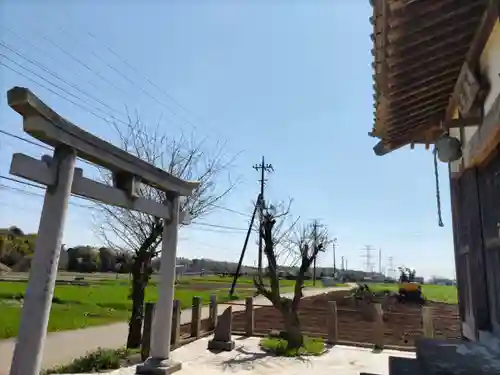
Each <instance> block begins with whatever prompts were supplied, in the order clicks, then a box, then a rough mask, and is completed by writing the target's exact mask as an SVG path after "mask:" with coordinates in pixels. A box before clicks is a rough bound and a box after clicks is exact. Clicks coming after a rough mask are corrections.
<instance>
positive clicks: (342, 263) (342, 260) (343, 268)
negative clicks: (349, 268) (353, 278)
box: [340, 255, 345, 271]
mask: <svg viewBox="0 0 500 375" xmlns="http://www.w3.org/2000/svg"><path fill="white" fill-rule="evenodd" d="M340 268H341V269H342V271H345V267H344V256H343V255H342V256H341V257H340Z"/></svg>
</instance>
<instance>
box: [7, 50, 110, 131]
mask: <svg viewBox="0 0 500 375" xmlns="http://www.w3.org/2000/svg"><path fill="white" fill-rule="evenodd" d="M0 55H1V54H0ZM0 65H2V66H4V67H5V68H7V69H9V70H10V71H12V72H14V73H16V74H19V75H20V76H22V77H24V78H26V79H28V80H30V81H31V82H33V83H35V84H37V85H38V86H40V87H42V88H44V89H45V90H47V91H50V92H51V93H53V94H54V95H57V96H58V97H60V98H61V99H64V100H66V101H67V102H69V103H71V104H73V105H76V106H77V107H80V108H81V109H83V110H84V111H87V112H89V113H90V114H92V115H94V116H95V117H97V118H99V119H101V120H103V121H105V122H106V123H108V124H109V120H107V119H106V118H104V117H102V116H100V115H98V114H96V113H95V112H93V111H91V110H89V109H88V108H85V107H84V106H82V105H81V104H80V103H78V102H75V101H73V100H71V99H69V98H66V97H65V96H63V95H61V94H60V93H58V92H57V91H55V90H53V89H51V88H50V87H47V86H46V85H44V84H43V83H40V82H37V81H35V80H34V79H33V78H31V77H29V76H27V75H26V74H24V73H23V72H20V71H18V70H16V69H14V68H12V67H11V66H8V65H6V64H5V63H3V62H1V61H0ZM16 65H20V64H18V63H16ZM28 70H29V69H28ZM49 82H50V81H49Z"/></svg>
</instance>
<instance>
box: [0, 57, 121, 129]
mask: <svg viewBox="0 0 500 375" xmlns="http://www.w3.org/2000/svg"><path fill="white" fill-rule="evenodd" d="M0 56H1V57H3V58H5V59H7V60H8V61H9V62H11V63H12V64H15V65H16V66H18V67H20V68H21V69H24V70H25V71H27V72H29V73H31V74H33V75H34V76H36V77H37V78H39V79H41V80H42V81H44V82H47V83H48V84H49V85H52V86H54V87H55V88H57V89H59V90H61V91H62V92H64V93H65V94H67V95H70V96H72V97H73V98H75V99H77V100H79V101H82V102H84V103H85V104H86V105H88V106H90V107H91V109H89V108H87V107H84V106H83V105H82V104H81V103H78V102H75V101H73V100H71V99H69V98H67V97H65V96H62V95H61V94H59V93H57V92H56V91H54V90H52V89H50V88H48V87H46V86H45V85H43V84H41V83H39V82H36V81H35V80H33V79H32V78H30V77H28V76H26V75H25V74H22V73H21V72H19V71H17V70H15V69H13V68H12V67H10V66H8V65H5V63H3V62H1V61H0V64H1V65H3V66H4V67H6V68H7V69H9V70H11V71H13V72H14V73H17V74H19V75H21V76H23V77H25V78H27V79H29V80H31V81H32V82H34V83H36V84H37V85H40V86H41V87H43V88H45V89H46V90H49V91H51V92H52V93H54V94H56V95H58V96H59V97H60V98H62V99H64V100H66V101H68V102H70V103H72V104H74V105H76V106H78V107H80V108H82V109H83V110H85V111H86V112H88V113H90V114H91V115H93V116H95V117H97V118H99V119H101V120H103V121H105V122H106V123H108V124H109V120H108V119H107V118H105V117H103V116H101V115H99V114H97V113H96V112H94V111H93V110H92V109H96V110H97V111H99V112H101V113H102V114H104V115H105V116H109V117H111V118H112V119H113V120H116V121H118V122H120V123H122V124H124V125H126V126H128V125H129V124H128V123H127V122H126V121H123V120H121V119H119V118H116V117H115V116H113V115H110V114H109V113H107V112H105V111H103V110H102V109H100V108H97V107H95V106H93V105H92V104H89V102H88V101H87V100H85V99H82V98H81V97H80V96H78V95H75V94H73V93H72V92H70V91H68V90H66V89H65V88H64V87H61V86H60V85H58V84H56V83H54V82H52V81H50V80H48V79H47V78H45V77H44V76H42V75H40V74H38V73H37V72H35V71H33V70H32V69H30V68H27V67H26V66H24V65H23V64H20V63H18V62H16V61H15V60H13V59H11V58H10V57H8V56H6V55H4V54H3V53H0Z"/></svg>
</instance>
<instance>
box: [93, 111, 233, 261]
mask: <svg viewBox="0 0 500 375" xmlns="http://www.w3.org/2000/svg"><path fill="white" fill-rule="evenodd" d="M128 120H129V121H128V126H127V127H125V128H124V129H123V128H119V127H118V126H115V129H116V132H117V135H118V137H119V140H120V146H121V147H122V148H123V149H124V150H125V151H127V152H129V153H131V154H133V155H135V156H137V157H139V158H140V159H142V160H145V161H147V162H148V163H150V164H153V165H155V166H157V167H158V168H161V169H164V170H166V171H168V172H169V173H171V174H173V175H174V176H176V177H179V178H182V179H184V180H197V181H200V186H199V188H198V189H197V190H196V191H195V192H194V194H193V195H192V196H190V197H187V198H185V199H184V200H183V201H182V202H181V210H185V211H187V212H189V214H190V216H191V218H192V219H200V218H202V217H204V216H206V215H208V214H209V213H211V212H213V211H214V210H216V209H217V206H216V203H218V202H219V201H221V200H222V199H223V198H224V197H226V196H227V195H228V194H229V193H230V192H231V191H232V190H233V189H234V188H235V186H236V184H237V182H238V181H232V180H231V176H230V170H231V167H232V165H233V163H234V161H235V158H236V157H237V155H236V156H233V157H228V155H227V154H226V151H225V145H224V144H220V143H219V142H218V143H217V144H216V145H215V147H213V148H210V147H209V146H208V145H207V139H203V140H202V141H200V142H197V141H196V140H195V139H194V137H193V136H191V137H186V135H185V134H180V135H178V136H176V137H167V136H166V135H165V134H164V133H162V132H161V129H160V123H158V124H157V125H156V127H153V128H148V127H146V126H145V125H144V124H143V123H142V122H141V121H140V119H139V117H138V115H137V114H136V118H135V120H134V119H133V118H132V117H131V116H130V115H129V116H128ZM224 175H226V176H224ZM224 177H227V179H226V181H224ZM101 179H102V180H103V181H104V182H106V183H108V184H111V180H112V176H111V174H110V173H109V172H108V171H104V170H103V171H101ZM139 195H140V196H142V197H145V198H147V199H150V200H154V201H157V202H159V203H165V202H166V200H167V197H166V194H165V193H164V192H161V191H159V190H157V189H155V188H153V187H151V186H149V185H145V184H141V185H140V187H139ZM97 206H98V211H97V214H98V223H99V225H98V229H97V234H98V236H99V237H100V238H102V239H103V240H104V241H105V242H106V243H107V245H108V246H109V247H113V248H122V247H124V248H126V249H128V250H129V251H133V252H135V253H137V252H138V251H143V250H141V248H142V247H143V245H144V244H145V242H150V243H151V245H150V247H149V248H148V249H147V251H150V252H151V255H152V256H153V257H155V256H156V255H157V247H158V244H159V243H160V242H161V233H162V228H163V222H162V220H161V218H155V217H152V216H150V215H148V214H144V213H141V212H136V211H131V210H127V209H122V208H119V207H112V206H106V205H102V204H98V205H97Z"/></svg>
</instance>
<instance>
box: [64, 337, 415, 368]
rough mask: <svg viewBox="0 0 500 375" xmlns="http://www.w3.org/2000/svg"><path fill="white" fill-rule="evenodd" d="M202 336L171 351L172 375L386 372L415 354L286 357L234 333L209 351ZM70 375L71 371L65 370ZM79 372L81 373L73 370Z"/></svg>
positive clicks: (330, 352)
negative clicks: (222, 348) (225, 346)
mask: <svg viewBox="0 0 500 375" xmlns="http://www.w3.org/2000/svg"><path fill="white" fill-rule="evenodd" d="M210 339H211V337H206V338H203V339H200V340H197V341H195V342H192V343H189V344H187V345H185V346H183V347H181V348H179V349H177V350H175V351H174V352H172V359H173V360H174V361H176V362H180V363H182V368H181V370H180V371H179V372H176V373H175V374H176V375H198V374H200V372H202V373H203V375H221V374H231V375H303V374H314V375H335V374H339V375H359V374H360V373H370V374H372V373H373V374H381V375H389V357H400V358H415V353H411V352H400V351H396V350H383V351H381V352H377V353H374V352H373V350H372V349H368V348H357V347H349V346H341V345H336V346H334V347H332V348H329V349H327V352H326V353H324V354H323V355H321V356H312V357H302V358H286V357H275V356H273V355H269V354H266V353H264V352H263V351H262V350H261V349H260V347H259V342H260V339H259V338H258V337H248V338H247V337H238V336H235V337H234V341H235V344H236V348H235V350H233V351H231V352H222V353H217V354H215V353H211V352H210V351H208V350H207V345H208V341H209V340H210ZM135 372H136V366H130V367H125V368H121V369H119V370H115V371H111V372H108V373H104V374H101V375H135ZM66 375H71V374H66ZM73 375H81V374H73Z"/></svg>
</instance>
